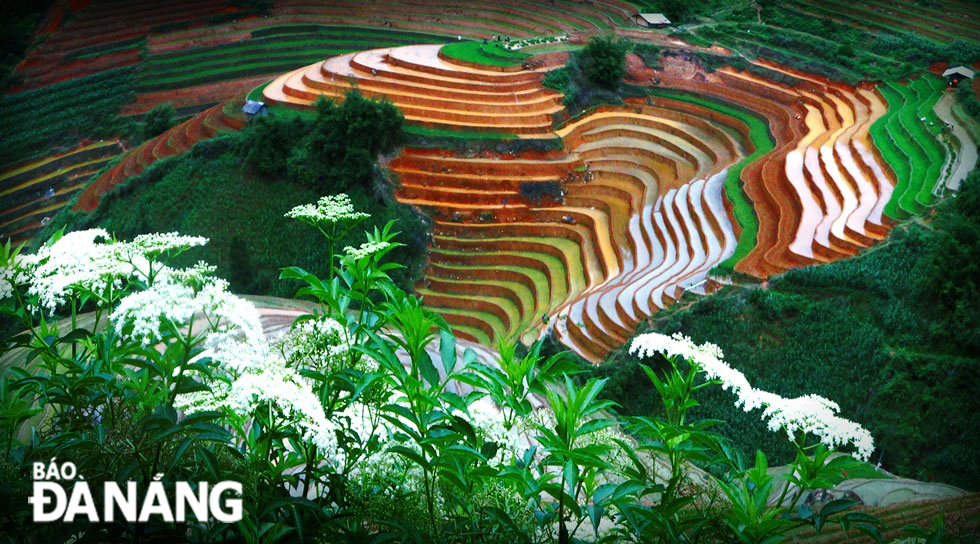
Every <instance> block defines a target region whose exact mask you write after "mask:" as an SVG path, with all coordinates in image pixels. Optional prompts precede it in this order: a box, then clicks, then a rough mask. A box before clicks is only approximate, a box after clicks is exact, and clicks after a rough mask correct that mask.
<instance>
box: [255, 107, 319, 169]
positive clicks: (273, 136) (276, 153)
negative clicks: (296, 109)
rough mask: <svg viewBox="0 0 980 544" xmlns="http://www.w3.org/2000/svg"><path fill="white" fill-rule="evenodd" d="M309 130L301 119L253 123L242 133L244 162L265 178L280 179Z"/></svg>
mask: <svg viewBox="0 0 980 544" xmlns="http://www.w3.org/2000/svg"><path fill="white" fill-rule="evenodd" d="M309 128H310V127H309V122H308V121H305V120H303V119H302V118H300V117H290V118H286V119H281V118H278V117H272V116H263V117H258V118H256V119H253V120H252V122H251V123H249V126H248V128H247V129H246V130H245V131H243V132H242V140H241V141H242V145H243V146H244V147H245V149H244V150H243V154H244V156H245V160H246V162H247V163H248V164H249V165H250V166H251V167H252V168H254V169H255V170H256V171H257V172H258V173H259V174H261V175H263V176H265V177H274V176H283V175H284V174H285V173H286V161H287V160H288V159H289V156H290V154H292V153H293V150H294V149H295V148H296V147H297V146H298V145H299V142H300V140H301V139H302V137H303V135H305V134H306V133H307V132H308V130H309Z"/></svg>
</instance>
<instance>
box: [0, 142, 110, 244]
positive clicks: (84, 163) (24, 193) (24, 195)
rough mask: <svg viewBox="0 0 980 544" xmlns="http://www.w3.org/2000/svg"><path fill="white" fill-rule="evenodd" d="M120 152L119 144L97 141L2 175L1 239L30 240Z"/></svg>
mask: <svg viewBox="0 0 980 544" xmlns="http://www.w3.org/2000/svg"><path fill="white" fill-rule="evenodd" d="M121 151H122V147H121V146H120V144H119V142H118V141H115V140H109V141H101V142H95V143H90V144H84V145H80V146H78V147H76V148H74V149H72V150H70V151H66V152H63V153H59V154H57V155H53V156H50V157H47V158H45V159H42V160H37V161H33V162H30V163H27V164H23V165H20V166H15V167H13V168H11V169H9V170H7V171H5V172H3V173H0V239H8V238H9V239H10V240H12V241H13V242H14V243H19V242H23V241H27V240H29V239H31V238H32V237H33V236H34V235H35V234H36V233H37V232H38V230H40V228H41V226H42V221H43V220H44V219H45V218H50V217H52V216H54V214H55V213H57V212H58V211H59V210H60V209H61V208H62V207H63V206H64V205H65V204H66V203H67V202H68V201H69V200H70V199H71V198H72V197H73V196H74V195H75V194H76V193H77V192H78V191H79V190H80V189H81V188H82V187H84V186H85V184H86V183H87V182H88V180H89V178H90V177H91V176H92V175H93V174H94V173H96V172H98V171H99V170H100V169H101V168H102V167H103V166H105V164H106V163H108V162H109V161H110V160H111V159H112V158H113V157H114V156H116V155H117V154H119V153H120V152H121Z"/></svg>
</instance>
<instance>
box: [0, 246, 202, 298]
mask: <svg viewBox="0 0 980 544" xmlns="http://www.w3.org/2000/svg"><path fill="white" fill-rule="evenodd" d="M206 243H207V238H202V237H199V236H182V235H180V234H177V233H166V234H144V235H140V236H137V237H136V239H134V240H133V241H132V242H116V241H112V240H111V237H110V236H109V233H108V232H106V231H105V230H103V229H89V230H82V231H77V232H70V233H68V234H65V235H64V236H62V237H61V239H59V240H58V241H56V242H54V243H53V244H51V245H48V246H44V247H42V248H41V249H40V250H38V252H37V253H36V254H35V255H25V256H23V257H21V258H20V259H19V262H18V266H17V268H16V270H17V272H16V273H17V274H19V276H18V277H15V276H14V275H13V274H14V273H11V272H9V271H6V273H5V274H4V280H5V281H7V282H8V283H9V282H10V280H16V281H18V282H24V283H28V284H29V287H28V291H27V292H28V295H31V296H37V297H38V303H39V304H40V306H41V307H42V308H44V309H45V310H47V311H48V312H49V313H54V311H55V310H56V309H57V308H58V306H60V305H62V304H65V303H66V301H67V297H68V295H69V294H71V293H72V292H75V291H77V290H79V289H87V290H91V291H95V292H101V291H103V290H104V289H105V288H106V287H108V286H109V285H110V284H113V285H118V284H119V282H120V281H121V280H122V279H125V278H129V277H132V276H134V275H136V274H138V273H140V272H142V273H143V274H144V275H145V273H146V272H147V268H148V263H149V262H150V259H152V258H154V257H157V256H159V255H160V254H162V253H164V252H166V251H170V250H174V249H186V248H189V247H193V246H200V245H204V244H206ZM0 283H3V282H0ZM7 290H8V289H7V288H4V287H3V286H0V294H3V293H6V292H7ZM6 296H9V293H8V294H7V295H6ZM0 298H2V297H0Z"/></svg>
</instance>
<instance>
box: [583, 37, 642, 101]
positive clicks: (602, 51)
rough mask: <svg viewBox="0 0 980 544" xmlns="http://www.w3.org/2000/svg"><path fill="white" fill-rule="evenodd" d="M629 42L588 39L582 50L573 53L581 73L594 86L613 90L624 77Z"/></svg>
mask: <svg viewBox="0 0 980 544" xmlns="http://www.w3.org/2000/svg"><path fill="white" fill-rule="evenodd" d="M629 50H630V45H629V42H627V41H626V40H623V39H617V38H613V37H611V36H606V37H599V36H593V37H591V38H589V43H588V44H587V45H586V46H585V48H584V49H582V50H580V51H578V52H576V53H575V59H576V60H577V61H578V64H579V66H581V68H582V73H583V74H585V77H587V78H588V79H589V81H591V82H592V83H594V84H595V85H598V86H600V87H605V88H607V89H614V88H616V87H618V86H619V82H620V81H621V80H622V79H623V76H624V75H626V53H627V52H628V51H629Z"/></svg>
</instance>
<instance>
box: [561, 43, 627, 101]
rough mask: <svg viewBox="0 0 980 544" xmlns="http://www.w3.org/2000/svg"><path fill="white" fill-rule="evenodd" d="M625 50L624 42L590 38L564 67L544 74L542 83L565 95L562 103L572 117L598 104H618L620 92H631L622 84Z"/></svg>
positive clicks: (620, 97) (625, 44)
mask: <svg viewBox="0 0 980 544" xmlns="http://www.w3.org/2000/svg"><path fill="white" fill-rule="evenodd" d="M629 50H630V44H629V42H627V41H626V40H623V39H618V38H613V37H602V38H600V37H592V38H590V39H589V43H588V45H586V47H585V48H583V49H581V50H579V51H577V52H576V53H575V54H574V55H572V57H571V59H569V62H568V64H567V65H565V67H564V68H559V69H557V70H552V71H551V72H548V74H546V75H545V77H544V79H543V80H542V84H543V85H544V86H545V87H547V88H549V89H554V90H556V91H558V92H560V93H562V94H564V95H565V98H564V99H563V101H562V102H563V103H564V104H565V107H566V108H567V109H568V112H569V113H570V114H571V115H572V116H574V115H577V114H579V113H581V112H582V111H584V110H586V109H588V108H590V107H592V106H597V105H600V104H621V103H622V101H623V100H622V98H623V95H624V93H632V90H631V89H627V88H626V86H624V85H623V83H622V81H623V77H624V76H625V75H626V53H627V52H628V51H629ZM634 94H635V93H634Z"/></svg>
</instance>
